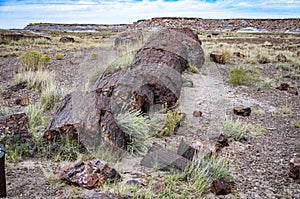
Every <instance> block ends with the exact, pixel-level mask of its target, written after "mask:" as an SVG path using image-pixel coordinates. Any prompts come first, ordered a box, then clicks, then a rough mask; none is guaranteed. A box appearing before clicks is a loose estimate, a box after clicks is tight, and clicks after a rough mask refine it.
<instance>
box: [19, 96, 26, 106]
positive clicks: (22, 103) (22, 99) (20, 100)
mask: <svg viewBox="0 0 300 199" xmlns="http://www.w3.org/2000/svg"><path fill="white" fill-rule="evenodd" d="M16 105H21V106H28V105H29V98H28V96H21V97H19V98H18V99H16Z"/></svg>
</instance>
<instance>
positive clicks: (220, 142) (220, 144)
mask: <svg viewBox="0 0 300 199" xmlns="http://www.w3.org/2000/svg"><path fill="white" fill-rule="evenodd" d="M225 146H229V144H228V137H227V136H226V135H224V134H220V136H219V139H218V141H217V143H216V145H215V151H219V150H221V148H223V147H225Z"/></svg>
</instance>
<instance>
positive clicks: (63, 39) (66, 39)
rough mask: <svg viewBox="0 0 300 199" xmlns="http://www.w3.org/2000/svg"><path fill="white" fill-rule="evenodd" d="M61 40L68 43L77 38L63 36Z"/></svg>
mask: <svg viewBox="0 0 300 199" xmlns="http://www.w3.org/2000/svg"><path fill="white" fill-rule="evenodd" d="M59 41H60V42H63V43H67V42H72V43H73V42H75V39H74V38H73V37H61V38H60V39H59Z"/></svg>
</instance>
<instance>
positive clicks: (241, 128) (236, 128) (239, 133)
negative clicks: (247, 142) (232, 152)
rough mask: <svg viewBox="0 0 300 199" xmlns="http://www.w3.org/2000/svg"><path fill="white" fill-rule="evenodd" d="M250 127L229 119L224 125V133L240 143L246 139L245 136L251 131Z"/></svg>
mask: <svg viewBox="0 0 300 199" xmlns="http://www.w3.org/2000/svg"><path fill="white" fill-rule="evenodd" d="M249 127H250V125H249V124H245V123H243V122H240V121H239V120H236V121H233V120H232V119H229V120H226V121H225V122H224V123H223V133H224V134H225V135H227V136H228V137H230V138H233V139H234V140H237V141H240V140H243V139H245V134H246V133H247V132H248V131H249Z"/></svg>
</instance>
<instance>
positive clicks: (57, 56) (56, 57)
mask: <svg viewBox="0 0 300 199" xmlns="http://www.w3.org/2000/svg"><path fill="white" fill-rule="evenodd" d="M63 58H65V55H64V54H62V53H57V54H56V55H55V59H57V60H62V59H63Z"/></svg>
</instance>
